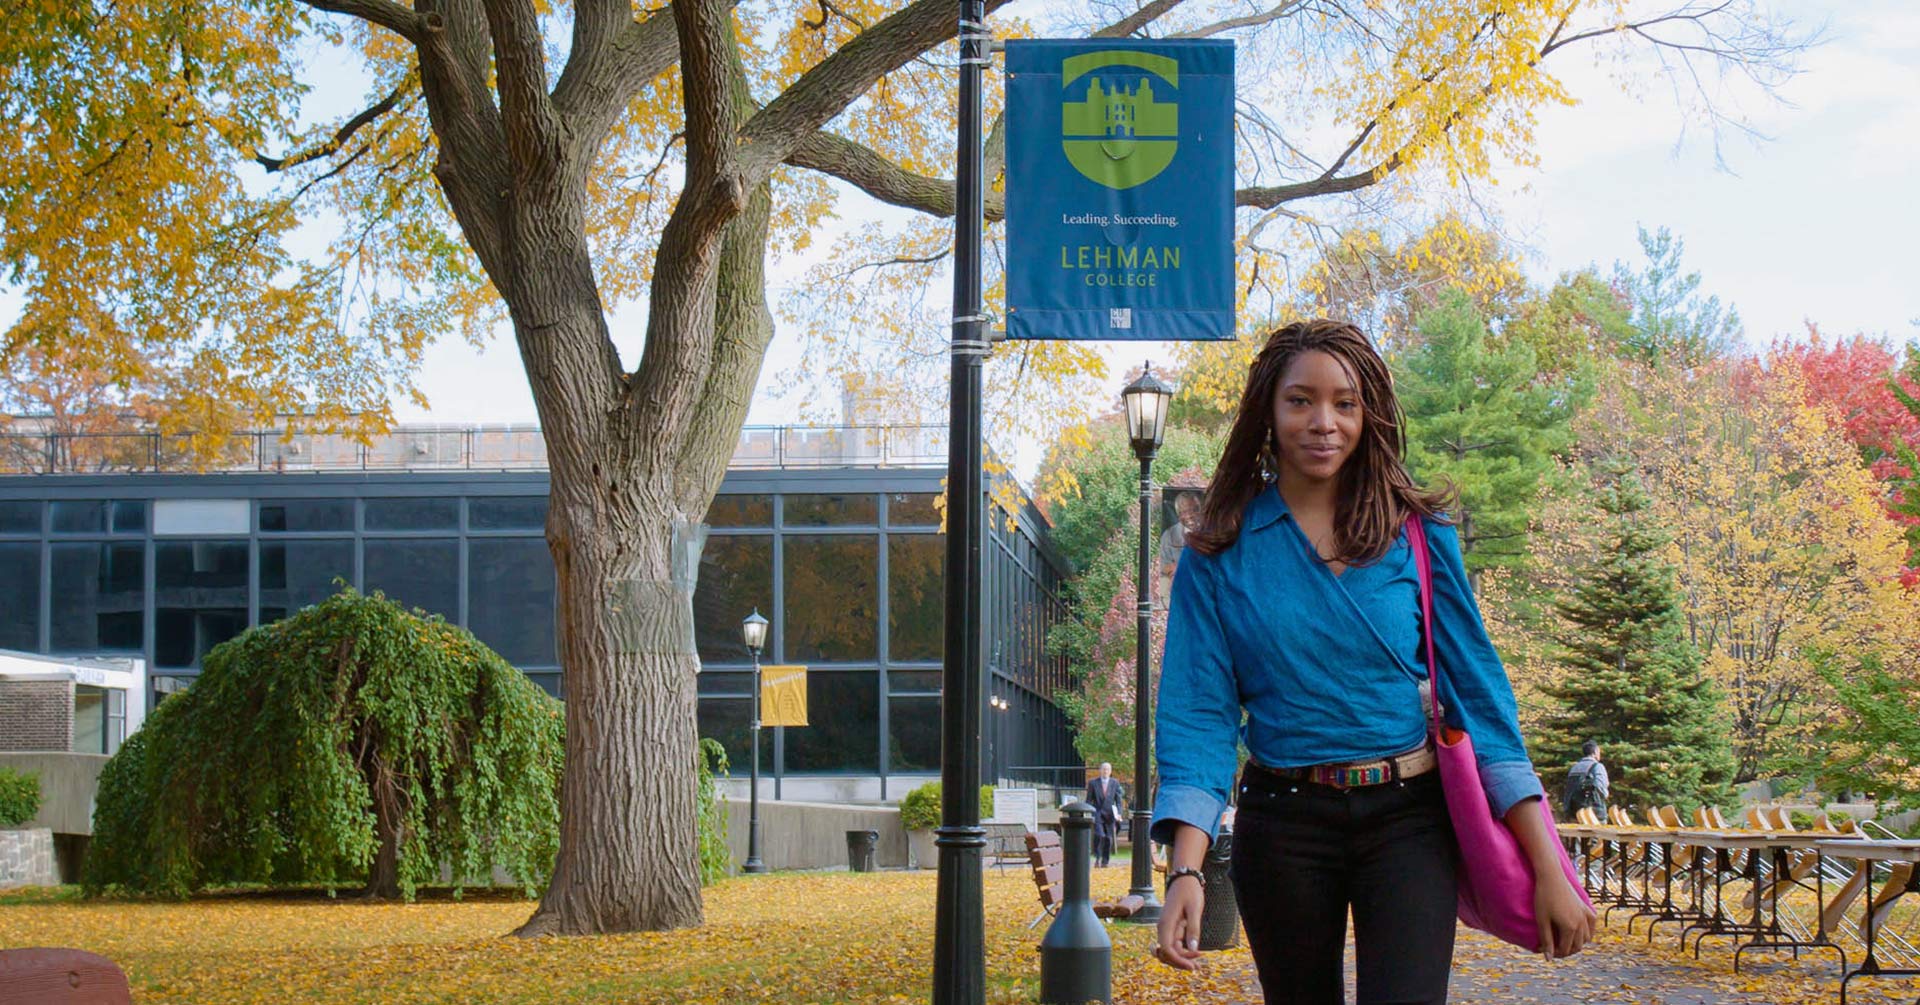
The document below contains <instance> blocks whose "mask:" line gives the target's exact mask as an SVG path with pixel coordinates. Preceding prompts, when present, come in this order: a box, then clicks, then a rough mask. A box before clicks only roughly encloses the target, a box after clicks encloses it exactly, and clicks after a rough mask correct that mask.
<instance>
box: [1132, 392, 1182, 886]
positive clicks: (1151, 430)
mask: <svg viewBox="0 0 1920 1005" xmlns="http://www.w3.org/2000/svg"><path fill="white" fill-rule="evenodd" d="M1120 400H1121V401H1122V402H1124V403H1125V405H1126V413H1127V439H1129V440H1131V441H1133V455H1134V456H1135V457H1138V458H1139V459H1140V566H1139V576H1138V578H1137V580H1136V583H1137V584H1138V589H1136V590H1135V591H1134V593H1135V604H1134V612H1135V613H1134V616H1135V624H1136V629H1135V634H1136V638H1135V641H1134V659H1133V669H1134V685H1133V832H1132V837H1131V840H1132V842H1133V889H1131V890H1129V891H1127V892H1128V893H1130V894H1132V895H1133V896H1136V897H1139V898H1140V899H1141V901H1142V902H1143V904H1144V906H1142V907H1141V909H1140V910H1139V911H1138V912H1136V913H1135V914H1134V915H1133V917H1132V918H1131V919H1129V920H1131V921H1135V922H1138V923H1141V924H1153V923H1156V922H1158V921H1159V920H1160V898H1158V897H1155V896H1154V895H1153V848H1152V841H1151V839H1149V838H1148V836H1147V830H1148V827H1149V826H1150V825H1151V824H1152V823H1153V763H1152V761H1150V760H1149V759H1148V753H1147V730H1148V729H1150V728H1151V727H1152V718H1153V716H1152V709H1151V707H1150V706H1151V705H1152V694H1151V692H1150V691H1149V687H1150V684H1149V677H1148V673H1147V670H1148V663H1149V661H1150V660H1151V659H1152V658H1153V656H1152V654H1151V653H1150V652H1148V642H1149V641H1150V640H1151V638H1152V628H1151V624H1150V623H1151V621H1152V618H1153V568H1152V565H1151V562H1152V553H1151V542H1149V540H1148V538H1147V534H1148V532H1149V530H1150V528H1151V510H1152V506H1153V455H1154V454H1156V453H1158V452H1159V451H1160V440H1161V438H1162V437H1163V436H1164V435H1165V434H1166V429H1167V405H1168V403H1169V402H1171V401H1172V400H1173V388H1172V387H1171V386H1169V385H1168V384H1167V382H1166V381H1163V380H1161V379H1160V378H1158V377H1155V376H1154V375H1153V364H1152V363H1148V364H1147V365H1146V367H1145V368H1144V369H1143V370H1141V372H1140V376H1139V378H1138V379H1136V380H1135V381H1134V382H1133V383H1131V384H1128V385H1127V386H1126V389H1125V390H1122V391H1121V392H1120Z"/></svg>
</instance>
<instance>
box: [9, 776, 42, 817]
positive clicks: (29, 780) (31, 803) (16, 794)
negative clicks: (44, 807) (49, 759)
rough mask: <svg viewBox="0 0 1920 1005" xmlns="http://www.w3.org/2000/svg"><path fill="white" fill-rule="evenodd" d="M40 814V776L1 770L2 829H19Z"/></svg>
mask: <svg viewBox="0 0 1920 1005" xmlns="http://www.w3.org/2000/svg"><path fill="white" fill-rule="evenodd" d="M39 812H40V776H39V775H36V774H34V773H32V772H30V771H27V772H21V771H15V770H13V769H12V768H0V827H18V826H20V825H21V824H24V823H26V822H27V821H29V820H32V819H33V818H34V815H35V814H37V813H39Z"/></svg>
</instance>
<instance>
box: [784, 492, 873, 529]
mask: <svg viewBox="0 0 1920 1005" xmlns="http://www.w3.org/2000/svg"><path fill="white" fill-rule="evenodd" d="M783 519H784V520H785V521H786V525H787V526H789V527H831V526H840V525H845V524H853V525H866V526H871V525H873V524H876V523H879V522H880V504H879V503H878V502H877V501H876V500H875V499H874V497H873V496H870V495H866V494H864V493H862V494H859V495H818V496H813V495H805V496H803V495H790V496H787V497H786V514H785V516H784V518H783Z"/></svg>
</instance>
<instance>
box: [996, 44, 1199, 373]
mask: <svg viewBox="0 0 1920 1005" xmlns="http://www.w3.org/2000/svg"><path fill="white" fill-rule="evenodd" d="M1006 114H1007V336H1008V337H1009V338H1017V339H1131V340H1142V341H1147V340H1151V341H1194V340H1213V339H1230V338H1233V336H1234V324H1233V43H1232V42H1231V41H1227V40H1216V39H1190V40H1175V41H1157V42H1155V41H1132V40H1119V39H1076V40H1064V39H1032V40H1009V41H1008V42H1007V113H1006Z"/></svg>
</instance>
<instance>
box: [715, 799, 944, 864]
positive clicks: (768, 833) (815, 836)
mask: <svg viewBox="0 0 1920 1005" xmlns="http://www.w3.org/2000/svg"><path fill="white" fill-rule="evenodd" d="M762 784H764V779H763V780H762ZM726 802H727V845H728V846H729V847H730V848H731V849H732V851H733V871H735V872H739V871H740V864H741V863H742V862H745V861H746V860H747V820H748V810H749V806H748V803H747V801H746V800H745V799H738V800H736V799H733V798H728V799H727V801H726ZM850 830H873V831H879V832H880V845H879V853H878V855H877V857H876V862H877V863H878V865H879V866H880V868H882V869H898V868H903V867H905V866H906V864H907V832H906V831H905V830H904V829H902V828H901V826H900V810H899V809H898V808H897V807H893V806H836V805H832V804H828V803H799V802H792V801H789V800H784V799H782V800H773V799H767V798H765V797H764V794H763V796H762V798H761V800H760V861H762V862H765V863H766V865H767V868H769V869H831V868H839V869H845V868H846V867H847V832H848V831H850Z"/></svg>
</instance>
